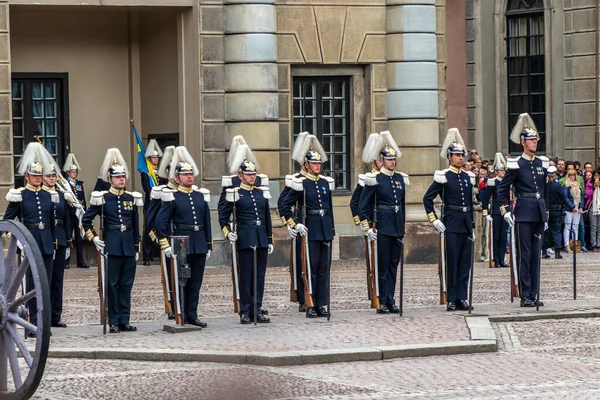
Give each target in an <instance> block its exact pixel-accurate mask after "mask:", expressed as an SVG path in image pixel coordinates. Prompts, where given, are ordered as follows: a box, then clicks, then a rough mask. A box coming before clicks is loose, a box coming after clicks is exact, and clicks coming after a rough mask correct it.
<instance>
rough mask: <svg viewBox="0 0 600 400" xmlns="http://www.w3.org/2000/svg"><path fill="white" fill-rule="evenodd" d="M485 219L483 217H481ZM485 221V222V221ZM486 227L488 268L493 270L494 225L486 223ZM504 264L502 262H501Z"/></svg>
mask: <svg viewBox="0 0 600 400" xmlns="http://www.w3.org/2000/svg"><path fill="white" fill-rule="evenodd" d="M483 218H484V219H485V217H483ZM486 221H487V220H486ZM487 225H488V229H487V231H488V253H489V260H488V265H489V267H490V268H494V223H493V222H490V221H487ZM502 262H504V261H502Z"/></svg>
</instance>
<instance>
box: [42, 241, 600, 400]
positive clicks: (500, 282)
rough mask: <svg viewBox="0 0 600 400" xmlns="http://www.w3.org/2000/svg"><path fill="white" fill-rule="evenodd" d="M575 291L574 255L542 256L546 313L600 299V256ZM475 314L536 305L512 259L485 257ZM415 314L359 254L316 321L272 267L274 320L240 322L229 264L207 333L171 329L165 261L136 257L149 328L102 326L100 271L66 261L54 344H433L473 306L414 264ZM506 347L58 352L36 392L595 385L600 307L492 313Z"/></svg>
mask: <svg viewBox="0 0 600 400" xmlns="http://www.w3.org/2000/svg"><path fill="white" fill-rule="evenodd" d="M578 260H579V265H578V285H579V288H578V300H577V301H573V300H572V271H571V266H570V265H569V264H568V261H570V260H564V261H567V262H564V261H563V262H561V263H558V262H556V261H554V260H550V261H548V262H546V261H545V262H544V265H543V276H542V293H543V296H542V297H543V299H544V301H545V302H546V306H545V307H543V312H548V311H570V310H592V309H598V308H600V296H599V293H600V290H599V289H600V288H599V287H598V286H599V285H600V279H599V278H600V257H599V256H598V255H595V254H592V253H587V254H582V255H579V257H578ZM475 272H476V273H475V285H474V287H475V289H474V305H475V308H476V309H475V312H476V313H477V314H487V315H506V314H516V313H524V312H532V310H531V309H522V308H520V307H518V303H516V302H515V303H514V304H511V303H510V296H509V291H508V288H509V272H508V270H506V269H489V268H488V267H487V264H484V263H477V264H476V269H475ZM405 275H406V287H405V306H406V309H405V316H404V317H402V318H399V317H398V316H397V315H395V316H393V315H390V316H379V315H377V314H375V312H374V311H373V310H370V309H369V308H368V302H367V300H366V299H365V297H366V288H365V287H366V284H365V276H364V270H363V264H362V263H361V262H359V261H356V262H345V263H341V262H336V263H334V268H333V272H332V300H333V304H332V313H333V316H332V320H331V322H329V323H328V322H327V321H325V320H324V319H318V320H307V319H306V318H304V316H303V314H299V313H297V311H296V308H295V306H294V305H293V304H291V303H289V302H288V301H287V296H288V290H289V273H288V272H287V270H286V269H285V268H270V269H269V270H268V271H267V284H266V294H265V306H266V307H267V308H268V309H269V310H270V317H271V319H272V323H271V324H270V325H259V326H258V327H254V326H242V325H240V324H239V321H238V318H237V316H236V315H235V314H233V313H232V312H231V279H230V275H229V269H228V268H211V269H209V270H207V272H206V275H205V280H204V282H205V283H204V285H203V290H202V294H201V301H200V313H201V314H202V315H203V319H205V320H206V321H207V322H208V324H209V327H208V328H207V329H204V330H203V331H201V332H190V333H183V334H177V335H173V334H168V333H166V332H163V330H162V327H163V325H164V324H165V323H167V324H169V323H171V322H170V321H167V320H166V318H165V316H164V314H163V313H162V293H161V286H160V279H159V269H158V266H157V265H153V266H151V267H142V266H139V267H138V273H137V277H136V281H135V286H134V301H133V315H132V320H133V321H132V322H134V323H135V324H136V325H137V326H138V328H139V331H138V332H137V333H132V334H124V333H123V334H119V335H107V336H106V337H103V336H102V334H101V327H100V326H99V325H98V321H97V319H98V316H97V307H98V297H97V292H96V270H95V269H90V270H80V269H79V270H78V269H71V270H68V271H66V293H65V298H66V299H67V300H66V302H65V315H64V321H65V322H66V323H68V324H69V328H68V329H64V330H59V329H54V336H53V337H52V342H51V349H61V348H63V349H66V348H79V349H85V348H103V349H152V350H158V351H167V350H169V349H171V350H211V351H243V352H249V353H257V354H260V353H262V352H274V351H275V352H286V351H299V350H324V349H345V348H346V349H355V348H362V347H367V346H392V345H425V344H435V343H447V342H457V341H465V342H468V341H469V339H470V335H469V328H468V327H467V324H466V322H465V318H464V316H465V315H466V313H461V312H457V313H447V312H446V311H445V309H444V307H441V306H439V305H437V303H438V297H437V296H438V279H437V271H436V266H434V265H409V266H407V267H406V274H405ZM492 326H493V329H494V331H495V334H496V338H497V340H498V352H497V353H484V354H470V355H452V356H436V357H422V358H405V359H392V360H384V361H368V362H350V363H334V364H322V365H297V366H286V367H266V366H259V365H233V364H222V363H220V364H216V363H199V362H196V363H181V362H147V361H124V360H118V361H117V360H82V359H56V358H52V359H50V360H49V362H48V365H47V369H46V373H45V375H44V379H43V381H42V383H41V386H40V388H39V390H38V392H37V394H36V397H35V398H36V399H112V398H117V397H118V398H123V399H129V398H131V399H146V398H148V399H154V398H165V399H170V398H177V399H238V398H244V400H254V399H292V398H293V399H397V398H405V397H407V398H449V399H458V398H461V399H462V398H523V397H529V398H544V399H548V398H551V399H555V398H556V399H558V398H575V397H576V398H598V397H599V396H600V378H598V377H599V376H600V374H599V373H600V318H598V319H596V318H589V319H565V320H557V319H550V320H537V321H528V322H524V321H520V322H499V323H493V324H492Z"/></svg>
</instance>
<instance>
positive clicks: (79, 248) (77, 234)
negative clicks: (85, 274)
mask: <svg viewBox="0 0 600 400" xmlns="http://www.w3.org/2000/svg"><path fill="white" fill-rule="evenodd" d="M69 218H70V219H71V226H72V227H73V242H74V243H75V251H76V252H77V265H83V264H84V261H83V240H82V239H81V230H80V229H79V219H78V218H77V215H75V214H73V213H70V214H69ZM71 252H72V251H71ZM70 262H71V256H69V258H67V260H66V261H65V262H64V264H65V265H69V264H70Z"/></svg>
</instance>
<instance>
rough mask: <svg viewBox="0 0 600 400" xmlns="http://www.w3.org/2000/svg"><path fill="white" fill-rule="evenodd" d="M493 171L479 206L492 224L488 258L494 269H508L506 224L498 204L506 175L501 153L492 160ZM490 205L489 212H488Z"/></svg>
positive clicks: (504, 162) (504, 161)
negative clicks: (500, 187) (492, 262)
mask: <svg viewBox="0 0 600 400" xmlns="http://www.w3.org/2000/svg"><path fill="white" fill-rule="evenodd" d="M494 171H496V176H495V177H494V178H490V179H488V180H487V188H486V190H484V191H483V192H482V196H481V204H482V207H483V215H484V217H485V218H486V219H487V220H488V222H491V223H492V230H493V234H492V244H493V246H494V250H493V253H494V254H493V255H490V256H491V257H492V256H493V259H494V268H508V264H506V263H505V262H504V256H505V255H506V239H507V235H508V222H506V221H505V220H504V218H502V213H501V212H500V203H499V202H498V186H499V185H500V182H502V179H503V178H504V174H505V173H506V160H505V159H504V156H502V153H496V156H495V158H494ZM490 205H491V210H489V212H488V208H489V207H490Z"/></svg>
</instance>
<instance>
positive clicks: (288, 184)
mask: <svg viewBox="0 0 600 400" xmlns="http://www.w3.org/2000/svg"><path fill="white" fill-rule="evenodd" d="M307 136H308V132H300V133H299V134H298V137H297V138H296V141H295V142H294V147H293V148H292V159H293V160H295V159H297V158H298V152H299V151H300V149H301V148H302V144H303V143H304V140H305V139H306V137H307ZM301 158H302V157H301ZM298 165H299V166H300V171H299V172H296V173H295V174H292V175H286V176H285V187H284V188H283V191H282V192H281V194H280V195H279V198H278V199H277V211H278V212H279V216H280V218H281V222H283V225H285V226H286V227H287V230H288V232H289V234H290V236H291V237H292V239H295V238H296V237H297V232H296V231H295V230H294V229H292V228H290V226H289V225H287V221H286V219H285V217H284V216H283V209H282V208H281V206H282V203H283V200H284V199H285V197H286V196H287V194H288V193H289V191H290V190H291V189H292V181H293V180H294V179H298V178H300V177H302V176H306V168H305V167H304V162H299V163H298ZM302 201H303V199H302V198H300V199H299V200H298V203H296V204H294V205H293V211H294V222H295V223H298V222H300V220H299V219H300V218H301V216H300V210H301V209H302V207H303V203H302ZM294 243H295V245H296V260H295V263H296V275H295V277H296V301H297V302H298V312H306V305H305V304H304V280H303V279H302V268H301V263H302V241H301V240H292V246H293V245H294ZM293 263H294V261H293V260H291V259H290V270H291V274H293V273H294V271H293ZM290 276H292V278H291V279H292V288H293V287H294V286H293V285H294V278H293V275H290Z"/></svg>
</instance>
